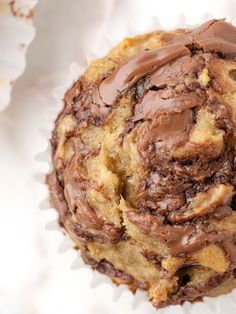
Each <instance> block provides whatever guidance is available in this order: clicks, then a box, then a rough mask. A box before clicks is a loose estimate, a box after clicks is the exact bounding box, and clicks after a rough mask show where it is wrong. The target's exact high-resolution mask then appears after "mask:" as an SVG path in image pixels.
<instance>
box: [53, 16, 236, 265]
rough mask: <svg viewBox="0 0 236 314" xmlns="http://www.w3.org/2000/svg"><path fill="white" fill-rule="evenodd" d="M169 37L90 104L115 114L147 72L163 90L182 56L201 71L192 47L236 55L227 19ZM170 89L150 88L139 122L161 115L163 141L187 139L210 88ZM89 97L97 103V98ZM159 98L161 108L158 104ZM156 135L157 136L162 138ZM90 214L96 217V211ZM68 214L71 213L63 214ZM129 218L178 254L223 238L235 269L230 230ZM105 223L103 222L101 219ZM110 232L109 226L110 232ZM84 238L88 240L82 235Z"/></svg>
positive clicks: (114, 77) (119, 72)
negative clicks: (164, 71) (166, 69)
mask: <svg viewBox="0 0 236 314" xmlns="http://www.w3.org/2000/svg"><path fill="white" fill-rule="evenodd" d="M163 36H164V38H163V39H165V41H166V42H167V43H168V45H167V46H165V47H163V48H158V49H155V50H151V51H144V52H141V53H139V54H138V55H137V56H135V57H132V58H130V59H128V60H126V61H124V62H122V63H121V64H120V65H119V66H118V67H117V69H116V70H115V71H114V72H113V73H112V74H111V75H110V76H109V77H108V78H106V79H105V80H103V81H102V82H101V84H100V85H99V87H98V88H97V89H95V90H94V92H93V93H92V105H91V106H92V107H91V108H90V109H91V112H92V113H93V114H94V115H97V116H99V114H100V116H106V115H107V114H108V113H109V107H112V106H114V104H115V103H116V100H117V99H118V98H119V97H120V95H121V94H123V93H125V92H126V91H127V90H128V89H130V88H132V87H133V86H134V84H136V83H137V82H138V81H139V80H140V79H141V78H143V77H145V76H147V75H152V77H151V82H150V83H151V84H152V85H154V86H156V87H157V88H160V87H162V86H163V82H162V81H161V79H160V77H161V75H160V74H161V73H160V72H158V71H159V69H160V70H161V67H162V66H164V65H167V64H171V62H172V61H175V60H176V59H181V60H182V61H181V62H182V63H183V64H184V62H185V61H186V65H187V66H186V67H184V66H183V68H181V69H180V71H184V70H185V71H188V70H189V67H190V69H191V71H190V72H191V73H192V74H196V73H198V72H199V69H201V65H200V64H199V62H198V61H196V60H194V59H193V58H191V50H192V49H193V50H194V49H201V50H203V52H204V53H207V52H217V53H221V54H222V55H223V56H225V57H235V55H236V29H235V28H234V27H233V26H231V25H230V24H227V23H225V22H224V21H222V20H220V21H216V20H213V21H210V22H207V23H206V24H204V25H202V26H201V27H199V28H197V29H194V30H191V31H186V32H185V33H183V34H180V35H178V36H176V35H171V34H166V35H163ZM169 79H170V81H168V82H167V83H168V84H171V78H169ZM165 92H166V91H163V92H162V93H160V91H154V90H149V91H148V92H147V94H146V95H145V96H144V97H143V98H142V100H141V102H140V103H138V104H137V105H136V108H135V114H134V117H133V122H134V123H136V122H138V121H140V120H143V121H145V120H150V119H153V117H155V119H156V120H158V122H159V126H158V128H157V130H156V134H158V136H159V140H163V141H165V140H168V141H169V140H170V139H171V140H173V139H175V141H176V140H177V141H183V139H185V138H186V135H187V134H188V131H189V130H190V126H191V124H192V122H193V114H192V108H194V107H196V106H199V105H201V103H203V102H204V101H205V99H206V95H205V92H202V91H201V90H195V91H192V92H188V93H186V94H184V93H182V94H181V95H171V97H169V96H168V95H166V94H165ZM89 101H90V103H91V99H90V100H89ZM157 102H158V106H154V104H155V103H157ZM163 117H164V118H163ZM163 121H164V122H163ZM147 133H148V132H147ZM156 134H155V138H156V137H157V135H156ZM146 135H147V136H149V137H150V136H152V135H150V134H146ZM141 149H143V148H141ZM70 176H71V174H68V176H67V177H70ZM66 191H67V195H66V199H67V200H69V199H70V195H71V193H70V191H68V188H67V189H66ZM55 198H56V197H55ZM82 207H83V206H82ZM67 211H68V208H67ZM86 212H87V210H86V208H85V210H84V213H83V215H85V218H86V215H87V214H86ZM90 214H91V217H92V216H93V215H92V212H91V213H90ZM63 215H65V214H64V213H63ZM83 215H82V216H83ZM87 216H88V215H87ZM91 217H87V218H88V219H89V223H91V224H93V223H94V222H92V219H93V217H92V218H91ZM82 218H83V217H82ZM87 218H86V219H87ZM86 219H85V222H86ZM128 219H129V220H130V221H131V222H133V223H135V224H136V226H137V227H138V228H139V229H140V231H141V232H143V233H146V234H152V235H153V236H156V237H157V238H161V239H162V240H164V241H165V242H166V244H167V245H168V247H169V249H170V252H171V254H173V255H179V254H184V253H188V252H192V251H195V250H198V249H199V248H200V247H201V246H202V245H204V244H205V243H208V242H209V243H210V242H214V243H215V242H217V243H219V244H220V245H221V246H222V247H223V248H224V250H225V251H226V253H227V254H228V256H229V258H230V260H231V262H232V263H231V267H236V246H235V243H234V242H233V241H234V240H235V239H232V234H231V235H230V234H228V233H226V232H221V233H218V234H213V233H211V234H207V233H206V232H205V231H203V230H201V228H200V225H197V226H196V225H194V224H191V225H190V224H186V225H181V226H180V225H176V226H175V225H174V226H170V225H163V222H161V221H160V220H159V219H158V218H157V217H155V216H153V215H148V214H142V213H140V212H135V211H134V212H132V211H131V212H130V213H128ZM95 222H96V220H95ZM99 224H101V222H98V225H99ZM85 227H86V226H85ZM90 227H91V226H90ZM95 227H96V226H95ZM103 228H104V225H101V226H100V227H99V228H98V229H100V230H101V229H103ZM95 229H96V228H95ZM113 229H114V228H113ZM103 231H104V230H103ZM109 232H110V231H109V230H108V232H107V234H109ZM113 232H114V237H115V238H116V237H119V238H120V237H121V235H120V234H119V230H113ZM78 236H79V238H82V235H81V234H79V235H78ZM90 236H91V235H90V234H88V236H87V238H86V241H89V237H90ZM92 240H95V238H94V237H92ZM105 240H106V239H105Z"/></svg>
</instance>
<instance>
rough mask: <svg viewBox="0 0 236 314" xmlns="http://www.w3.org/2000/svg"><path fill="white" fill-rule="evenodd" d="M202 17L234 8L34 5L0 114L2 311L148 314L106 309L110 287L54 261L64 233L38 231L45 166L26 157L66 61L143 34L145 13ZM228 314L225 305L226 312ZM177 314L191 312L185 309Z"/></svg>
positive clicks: (134, 0) (108, 0)
mask: <svg viewBox="0 0 236 314" xmlns="http://www.w3.org/2000/svg"><path fill="white" fill-rule="evenodd" d="M205 12H210V13H211V14H213V15H214V17H216V18H220V17H225V16H226V17H228V18H233V15H234V12H235V14H236V6H235V1H234V0H231V1H230V0H228V1H226V0H225V1H223V0H222V1H221V0H205V1H204V0H203V1H201V0H198V1H190V0H188V1H183V0H182V1H181V0H178V1H174V0H173V1H170V0H162V1H159V0H116V1H115V0H81V1H79V0H41V1H40V3H39V4H38V6H37V7H36V10H35V18H34V21H35V26H36V32H37V33H36V38H35V40H34V42H33V44H32V45H31V47H30V48H29V51H28V54H27V69H26V71H25V73H24V75H23V76H22V77H21V78H20V79H19V80H18V82H17V83H16V85H15V87H14V90H13V95H12V96H13V97H12V102H11V104H10V106H9V107H8V108H7V109H6V110H5V111H3V112H1V113H0V252H1V253H0V314H111V313H112V314H113V313H114V314H118V313H119V314H120V313H122V314H123V313H124V314H130V313H137V314H153V313H155V311H153V310H152V307H151V306H148V305H145V304H144V305H143V306H142V307H140V308H139V309H137V310H132V309H131V303H132V297H131V294H130V293H129V292H125V293H123V294H122V296H121V298H120V299H119V301H118V302H116V303H114V302H113V301H112V297H113V292H114V290H115V289H114V288H113V287H112V286H109V285H102V286H99V287H98V288H96V289H92V288H91V287H90V282H91V278H92V275H91V272H90V271H88V270H87V269H79V270H77V271H72V270H71V269H70V266H71V264H72V262H73V260H74V259H75V256H76V253H75V252H74V251H73V250H69V251H67V252H66V253H64V254H59V253H58V247H59V245H60V243H61V242H62V239H63V237H62V235H61V234H60V233H59V232H57V231H50V232H49V231H47V230H45V224H46V223H47V222H49V221H51V220H55V218H56V214H55V213H54V212H53V211H52V210H51V211H50V210H49V211H44V212H42V211H39V209H38V204H39V203H40V201H41V200H42V199H43V198H44V197H45V196H46V195H47V193H46V188H45V187H44V186H43V185H40V184H38V183H36V182H35V180H34V175H35V174H36V173H38V172H42V171H47V167H46V166H45V165H44V164H40V163H37V162H36V161H35V160H34V156H35V154H36V153H38V152H40V151H42V150H44V149H45V148H46V141H45V140H44V139H43V137H42V136H41V134H40V132H39V130H40V129H44V128H50V127H51V122H50V121H51V120H50V119H51V116H50V115H49V113H48V110H49V109H52V110H53V109H54V107H55V103H56V102H55V100H54V99H53V97H52V89H53V88H54V87H55V86H58V85H61V84H63V82H64V81H66V80H67V78H68V73H69V65H70V64H71V63H72V62H77V63H81V62H83V57H84V55H87V54H89V53H90V52H94V51H95V50H97V49H99V50H100V48H102V41H101V37H102V35H103V34H104V33H109V34H110V35H111V37H112V38H114V39H118V38H121V37H123V36H125V35H127V34H129V31H130V27H129V26H130V24H133V26H134V28H135V29H137V30H140V31H144V30H145V29H146V28H147V27H148V26H149V21H150V19H151V18H152V17H153V16H158V17H159V20H160V21H161V23H162V25H164V26H165V27H174V26H175V24H176V22H177V19H178V16H179V14H181V13H183V14H185V15H186V16H187V21H186V22H187V23H189V24H196V23H199V22H200V19H201V17H202V15H203V14H205ZM2 48H3V47H1V43H0V49H2ZM54 116H55V113H54ZM116 291H117V290H116ZM232 298H233V296H232ZM234 299H235V294H234ZM226 300H228V299H226ZM200 311H203V312H204V313H206V308H205V307H204V305H202V304H199V305H196V306H195V307H194V309H193V310H192V312H193V313H200ZM209 311H210V310H209ZM235 311H236V308H234V309H233V305H232V304H231V303H230V302H228V301H227V302H225V308H224V313H225V314H231V313H235ZM164 312H165V313H175V314H178V313H182V310H181V309H180V307H175V308H174V309H172V308H170V309H168V310H165V311H164ZM213 312H214V313H216V312H217V308H216V307H214V303H213V310H212V312H209V313H213ZM158 313H159V312H158ZM160 313H161V311H160ZM185 313H186V314H187V313H189V310H188V307H186V308H185Z"/></svg>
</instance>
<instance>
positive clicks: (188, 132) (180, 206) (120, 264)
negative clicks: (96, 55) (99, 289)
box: [47, 20, 236, 308]
mask: <svg viewBox="0 0 236 314" xmlns="http://www.w3.org/2000/svg"><path fill="white" fill-rule="evenodd" d="M235 57H236V28H235V27H233V26H232V25H230V24H228V23H226V22H225V21H224V20H211V21H208V22H207V23H205V24H203V25H201V26H200V27H198V28H195V29H191V30H189V29H178V30H175V31H173V32H165V31H154V32H151V33H148V34H145V35H141V36H136V37H133V38H126V39H124V40H123V41H122V42H121V43H120V44H119V45H118V46H116V47H115V48H113V49H112V50H111V51H110V52H109V53H108V55H107V56H106V57H104V58H102V59H99V60H96V61H93V62H92V63H91V65H90V66H89V67H88V69H87V70H86V71H85V73H84V74H83V75H82V76H81V77H80V78H79V79H78V81H77V82H76V83H75V84H74V85H73V86H72V87H71V88H70V89H69V90H68V91H67V92H66V94H65V97H64V108H63V110H62V111H61V113H60V114H59V116H58V117H57V119H56V122H55V128H54V130H53V133H52V137H51V146H52V162H53V171H52V173H51V174H50V175H49V176H48V177H47V183H48V186H49V189H50V195H51V203H52V206H53V207H54V208H55V209H56V210H57V211H58V213H59V223H60V225H61V226H62V227H63V228H64V229H65V231H66V233H67V234H68V235H69V236H70V237H71V238H72V239H73V240H74V242H75V246H76V248H77V249H78V250H80V252H81V255H82V257H83V260H84V261H85V263H87V264H89V265H91V267H92V268H93V269H96V270H98V271H100V272H101V273H104V274H106V275H107V276H109V277H110V278H111V279H112V281H113V282H114V283H116V284H126V285H127V286H128V287H129V288H130V289H131V290H132V291H133V292H135V291H136V290H137V289H142V290H145V291H147V295H148V298H149V300H150V301H151V302H152V304H153V305H154V306H155V307H156V308H161V307H165V306H167V305H173V304H181V303H182V302H184V301H190V302H193V301H195V300H200V299H201V298H202V297H203V296H217V295H220V294H224V293H227V292H229V291H231V290H232V289H233V288H234V287H236V211H235V208H236V206H235V205H236V204H235V186H236V178H235V170H236V159H235V144H236V139H235V131H236V128H235V126H236V58H235Z"/></svg>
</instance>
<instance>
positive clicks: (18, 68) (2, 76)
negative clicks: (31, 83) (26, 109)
mask: <svg viewBox="0 0 236 314" xmlns="http://www.w3.org/2000/svg"><path fill="white" fill-rule="evenodd" d="M36 3H37V0H16V1H12V0H0V47H1V48H0V111H1V110H2V109H3V108H5V107H6V106H7V105H8V104H9V102H10V98H11V90H12V86H13V84H14V82H15V80H16V79H17V78H18V77H19V76H20V75H21V74H22V73H23V71H24V69H25V53H26V50H27V48H28V46H29V44H30V42H31V41H32V39H33V38H34V35H35V29H34V27H33V23H32V16H33V8H34V6H35V5H36Z"/></svg>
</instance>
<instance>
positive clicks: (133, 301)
mask: <svg viewBox="0 0 236 314" xmlns="http://www.w3.org/2000/svg"><path fill="white" fill-rule="evenodd" d="M212 18H213V16H212V15H211V14H209V13H206V14H204V15H203V16H202V18H201V21H200V23H199V24H201V23H203V22H205V21H207V20H209V19H212ZM227 21H229V20H227ZM229 22H231V23H232V24H234V25H235V26H236V18H235V19H232V20H230V21H229ZM194 26H196V25H194ZM194 26H193V25H191V26H190V25H187V24H186V18H185V15H184V14H180V15H179V16H178V18H177V22H176V24H175V25H173V27H171V29H175V28H188V27H189V28H190V27H194ZM155 29H164V30H168V29H166V28H165V27H163V26H162V25H161V23H160V21H159V19H158V17H153V18H152V19H151V20H150V24H149V27H148V28H147V29H145V30H144V31H143V32H140V31H137V29H136V27H135V26H134V25H132V24H130V26H129V28H128V29H127V36H135V35H137V34H140V33H146V32H149V31H152V30H155ZM120 40H122V38H113V37H112V35H111V34H106V35H104V37H103V39H102V41H101V46H100V47H99V51H97V52H96V53H94V52H93V53H92V54H87V56H86V57H85V58H84V60H81V63H80V64H76V63H73V64H71V66H70V77H71V82H70V84H68V85H67V86H59V87H56V88H55V89H54V90H53V96H54V98H55V102H56V105H57V108H54V109H55V110H53V113H52V111H50V115H51V117H52V123H53V121H54V120H55V118H56V117H57V114H58V113H59V112H60V111H61V109H62V106H63V104H62V97H63V96H64V94H65V92H66V91H67V90H68V88H70V86H71V85H72V84H73V83H74V82H75V81H76V80H77V79H78V78H79V76H80V75H81V74H82V73H83V72H84V70H85V69H86V68H87V66H88V65H89V63H90V61H91V60H93V59H97V58H99V57H101V56H103V55H105V54H106V53H107V52H108V51H109V50H110V49H111V48H112V47H113V46H114V45H115V44H117V43H118V42H119V41H120ZM51 130H52V128H48V129H44V130H40V133H41V135H42V136H43V138H44V139H45V140H46V141H47V143H48V146H47V149H46V150H45V151H44V152H41V153H39V154H37V155H36V156H35V160H37V161H39V162H43V163H46V164H47V165H49V166H50V168H51V152H50V145H49V142H48V139H49V137H50V133H51ZM47 173H50V171H48V172H47ZM45 176H46V173H44V174H42V173H40V174H37V175H36V176H35V179H36V181H37V182H38V183H41V184H45ZM39 208H40V210H42V211H43V210H54V209H52V208H51V205H50V201H49V192H48V195H47V197H46V198H45V199H44V200H42V201H41V203H40V204H39ZM45 228H46V229H47V230H50V231H51V230H53V231H60V232H61V228H60V227H59V225H58V221H57V219H56V220H53V221H51V222H48V224H47V225H46V226H45ZM73 247H74V242H73V241H72V240H71V239H70V238H69V237H68V236H66V235H64V236H63V241H62V243H61V245H60V246H59V248H58V252H59V253H64V252H66V251H68V250H71V249H72V248H73ZM81 268H83V269H84V268H87V269H88V270H89V272H90V273H91V277H92V279H91V283H90V287H91V288H93V289H96V288H97V287H99V286H101V285H108V286H109V287H110V289H112V292H113V297H112V300H113V301H114V302H119V300H120V299H121V298H122V297H123V295H124V294H127V293H128V295H126V297H128V299H129V302H128V303H129V304H130V308H129V309H127V308H126V310H128V313H131V314H132V313H136V314H157V313H158V314H199V313H204V314H218V313H219V314H235V313H236V289H234V290H233V291H232V292H231V293H229V294H226V295H222V296H219V297H216V298H209V297H204V298H203V302H197V303H193V304H192V303H190V302H185V303H184V304H183V305H174V306H168V307H166V308H163V309H159V310H156V309H155V308H154V307H153V306H152V305H151V303H150V302H149V301H148V297H147V294H146V293H145V292H144V291H141V290H138V291H137V292H136V293H135V294H132V293H131V292H130V291H129V290H128V287H127V286H126V285H120V286H116V285H115V284H112V283H111V280H110V278H109V277H107V276H106V275H103V274H101V273H99V272H97V271H93V270H92V269H91V267H90V266H88V265H86V264H85V263H84V262H83V260H82V258H81V256H80V253H79V252H76V258H75V260H74V261H73V262H72V263H71V269H72V270H78V269H81ZM104 302H105V299H104Z"/></svg>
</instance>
